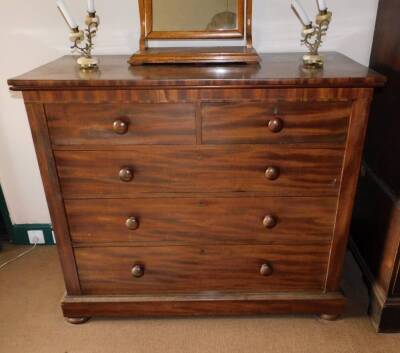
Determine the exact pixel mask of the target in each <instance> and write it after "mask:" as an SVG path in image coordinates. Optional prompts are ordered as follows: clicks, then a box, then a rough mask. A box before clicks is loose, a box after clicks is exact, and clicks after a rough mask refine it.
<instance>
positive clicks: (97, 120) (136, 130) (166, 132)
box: [46, 104, 196, 145]
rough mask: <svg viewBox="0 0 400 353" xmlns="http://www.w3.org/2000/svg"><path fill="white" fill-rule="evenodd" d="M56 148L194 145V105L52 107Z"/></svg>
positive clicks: (50, 123) (48, 109)
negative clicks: (76, 146) (77, 146)
mask: <svg viewBox="0 0 400 353" xmlns="http://www.w3.org/2000/svg"><path fill="white" fill-rule="evenodd" d="M46 115H47V119H48V126H49V131H50V136H51V139H52V142H53V144H54V145H152V144H178V145H179V144H194V143H196V132H195V107H194V106H193V105H190V104H136V105H135V104H132V105H130V104H118V105H109V104H76V105H73V104H71V105H69V104H68V105H67V104H49V105H46Z"/></svg>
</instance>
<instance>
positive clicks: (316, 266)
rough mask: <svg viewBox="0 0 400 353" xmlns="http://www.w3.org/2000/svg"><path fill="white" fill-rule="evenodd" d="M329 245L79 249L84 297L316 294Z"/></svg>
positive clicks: (78, 261)
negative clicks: (202, 293) (211, 293)
mask: <svg viewBox="0 0 400 353" xmlns="http://www.w3.org/2000/svg"><path fill="white" fill-rule="evenodd" d="M328 253H329V245H324V246H323V245H319V246H316V245H298V246H284V245H274V246H268V245H264V246H251V245H237V246H233V245H230V246H173V247H169V246H165V247H98V248H96V247H95V248H76V249H75V257H76V262H77V266H78V271H79V278H80V283H81V287H82V291H83V293H84V294H92V295H96V294H101V295H107V294H111V295H112V294H118V295H125V294H126V295H128V294H145V293H146V294H150V293H164V294H166V293H182V292H185V293H194V292H210V291H223V292H229V291H236V292H237V291H246V292H249V291H253V290H254V291H263V292H267V291H318V292H320V291H321V290H322V289H323V285H324V280H325V273H326V269H327V261H328Z"/></svg>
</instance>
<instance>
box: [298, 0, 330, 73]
mask: <svg viewBox="0 0 400 353" xmlns="http://www.w3.org/2000/svg"><path fill="white" fill-rule="evenodd" d="M317 4H318V10H319V12H318V14H317V16H316V21H315V25H313V23H312V22H311V21H310V20H309V18H308V16H307V14H306V13H305V11H304V10H303V8H302V7H301V5H300V4H299V3H298V2H297V1H296V0H294V1H293V2H292V10H293V11H294V13H295V14H296V16H297V17H298V18H299V20H300V22H301V23H302V25H303V31H302V40H301V44H302V45H305V46H306V47H307V48H308V49H309V51H310V52H309V54H307V55H304V56H303V64H304V66H305V67H308V68H322V67H323V66H324V58H323V56H321V55H320V54H319V52H318V51H319V48H320V47H321V45H322V41H323V37H324V36H326V34H327V32H328V28H329V24H330V22H331V20H332V12H330V11H328V8H327V7H326V4H325V1H323V0H322V1H321V0H317Z"/></svg>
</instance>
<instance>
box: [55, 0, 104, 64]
mask: <svg viewBox="0 0 400 353" xmlns="http://www.w3.org/2000/svg"><path fill="white" fill-rule="evenodd" d="M57 6H58V9H59V10H60V12H61V15H62V16H63V18H64V19H65V22H66V23H67V25H68V27H69V28H70V30H71V33H70V35H69V38H70V40H71V41H72V42H73V45H72V46H71V49H72V50H77V51H79V52H80V53H81V54H82V56H81V57H80V58H79V59H78V60H77V63H78V65H79V67H80V69H81V70H96V69H98V67H99V60H98V59H97V58H95V57H93V56H92V50H93V47H94V43H93V39H94V37H95V36H96V34H97V30H98V27H99V24H100V20H99V16H97V15H96V11H95V10H94V1H89V7H88V14H87V15H86V18H85V24H86V26H87V27H86V29H85V30H84V31H82V30H80V29H79V27H78V25H77V23H76V22H75V20H74V18H73V17H72V16H71V14H70V12H69V11H68V9H67V7H66V5H65V4H64V1H63V0H59V1H57Z"/></svg>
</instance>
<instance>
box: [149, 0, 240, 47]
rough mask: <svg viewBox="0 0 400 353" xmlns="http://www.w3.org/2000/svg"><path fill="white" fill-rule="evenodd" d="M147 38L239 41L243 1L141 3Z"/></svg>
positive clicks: (167, 0)
mask: <svg viewBox="0 0 400 353" xmlns="http://www.w3.org/2000/svg"><path fill="white" fill-rule="evenodd" d="M144 11H145V14H144V15H145V17H146V21H145V22H146V37H147V39H165V38H168V39H199V38H200V39H201V38H203V39H218V38H226V39H229V38H243V36H244V21H243V20H244V16H243V15H244V0H145V9H144Z"/></svg>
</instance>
